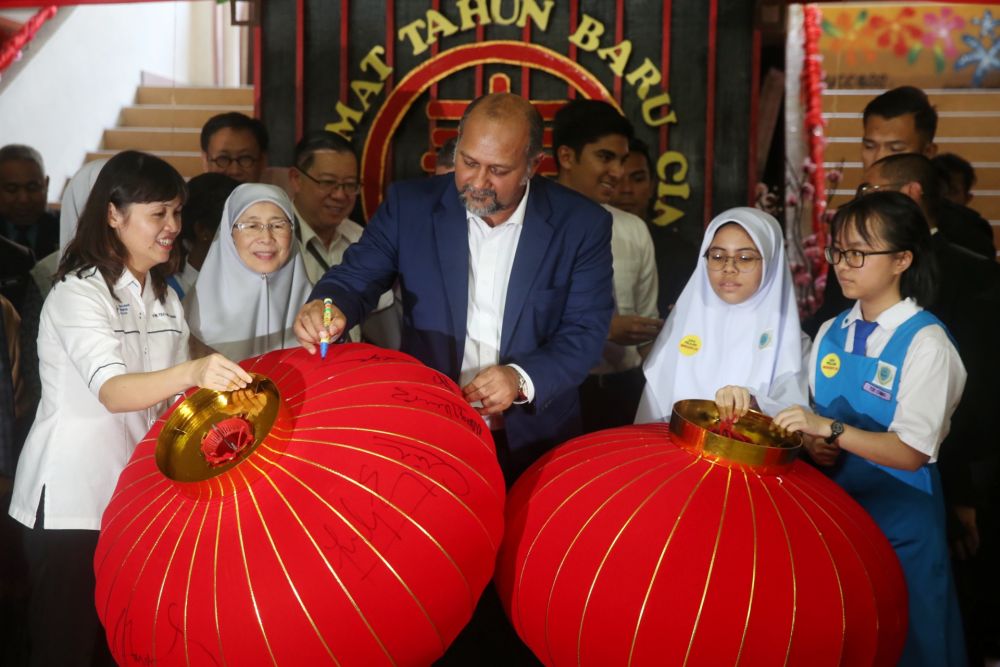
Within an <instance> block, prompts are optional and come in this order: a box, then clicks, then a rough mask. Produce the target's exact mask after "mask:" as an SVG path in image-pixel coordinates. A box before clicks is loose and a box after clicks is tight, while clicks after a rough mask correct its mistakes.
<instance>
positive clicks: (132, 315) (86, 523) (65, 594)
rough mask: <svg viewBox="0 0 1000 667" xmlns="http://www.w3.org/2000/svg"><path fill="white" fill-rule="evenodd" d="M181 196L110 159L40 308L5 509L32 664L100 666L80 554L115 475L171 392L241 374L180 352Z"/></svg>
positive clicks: (124, 160) (169, 174) (92, 542)
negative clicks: (26, 574) (175, 281)
mask: <svg viewBox="0 0 1000 667" xmlns="http://www.w3.org/2000/svg"><path fill="white" fill-rule="evenodd" d="M184 197H185V186H184V181H183V179H182V178H181V176H180V175H179V174H178V173H177V171H176V170H175V169H174V168H173V167H171V166H170V165H168V164H167V163H166V162H164V161H163V160H160V159H159V158H156V157H153V156H151V155H146V154H143V153H138V152H135V151H126V152H123V153H119V154H118V155H116V156H115V157H113V158H111V160H110V161H109V162H108V164H107V165H106V166H105V167H104V168H103V169H102V170H101V173H100V175H99V176H98V177H97V181H96V182H95V184H94V188H93V191H92V192H91V195H90V197H89V199H88V200H87V204H86V206H85V207H84V210H83V213H82V214H81V216H80V222H79V226H78V229H77V232H76V235H75V236H74V238H73V240H72V241H71V242H70V244H69V246H68V247H67V248H66V250H65V252H64V254H63V258H62V260H61V262H60V264H59V270H58V272H57V274H56V276H55V284H54V286H53V288H52V291H51V292H50V293H49V296H48V298H47V299H46V300H45V305H44V306H43V308H42V314H41V321H40V324H39V332H38V357H39V367H40V368H39V374H40V376H41V380H42V400H41V404H40V406H39V408H38V414H37V416H36V419H35V423H34V425H33V426H32V428H31V432H30V433H29V434H28V438H27V441H26V443H25V446H24V451H23V453H22V454H21V458H20V460H19V462H18V467H17V474H16V476H15V478H14V494H13V499H12V501H11V506H10V515H11V516H12V517H14V518H15V519H17V520H18V521H20V522H21V523H23V524H24V525H25V526H27V527H28V528H31V529H32V530H30V531H27V534H26V535H25V551H26V554H27V558H28V563H29V568H30V572H31V583H32V593H31V602H30V607H29V617H28V624H29V639H30V642H31V649H30V656H31V664H32V665H61V666H67V665H90V664H98V663H101V664H103V663H107V664H113V663H111V658H110V654H109V653H108V651H107V645H106V643H105V641H104V637H103V634H104V633H103V631H102V629H101V626H100V623H99V621H98V618H97V614H96V610H95V608H94V570H93V557H94V550H95V548H96V546H97V536H98V531H99V530H100V527H101V515H102V513H103V512H104V508H105V507H106V506H107V503H108V501H109V500H110V497H111V494H112V492H113V491H114V487H115V484H116V483H117V480H118V475H119V474H120V473H121V471H122V469H123V468H124V467H125V464H126V463H127V462H128V459H129V457H130V456H131V454H132V451H133V450H134V449H135V446H136V444H137V443H138V442H139V440H141V439H142V437H143V436H144V435H145V434H146V432H147V431H148V430H149V428H150V427H151V426H152V425H153V423H154V422H155V420H156V419H157V417H158V416H159V414H160V413H161V412H162V411H163V409H165V408H166V407H167V406H168V405H169V403H168V402H169V401H170V400H171V399H173V397H174V396H176V395H177V394H179V393H181V392H183V391H184V390H185V389H187V388H188V387H190V386H193V385H197V386H200V387H206V388H210V389H216V390H220V391H222V390H227V389H235V388H242V387H245V386H246V383H247V382H249V381H250V376H249V375H248V374H247V373H246V372H245V371H244V370H243V369H241V368H240V367H239V366H238V365H236V364H235V363H233V362H232V361H230V360H228V359H226V358H225V357H223V356H221V355H212V356H209V357H205V358H202V359H198V360H196V361H191V360H189V354H188V328H187V325H186V324H185V323H184V313H183V311H182V309H181V305H180V303H179V302H178V300H177V297H176V295H174V294H173V292H172V291H171V290H169V289H168V288H167V283H166V277H167V276H169V275H170V274H171V273H172V270H173V268H174V267H175V266H176V263H177V248H175V241H176V240H177V236H178V233H179V232H180V208H181V205H182V203H183V201H184Z"/></svg>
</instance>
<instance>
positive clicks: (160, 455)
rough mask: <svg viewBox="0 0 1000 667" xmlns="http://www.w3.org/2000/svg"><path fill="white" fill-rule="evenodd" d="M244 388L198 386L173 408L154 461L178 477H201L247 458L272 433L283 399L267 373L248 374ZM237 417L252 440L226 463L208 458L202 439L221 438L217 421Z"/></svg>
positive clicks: (193, 479)
mask: <svg viewBox="0 0 1000 667" xmlns="http://www.w3.org/2000/svg"><path fill="white" fill-rule="evenodd" d="M251 376H252V377H253V381H252V382H251V383H250V384H249V385H248V386H247V388H246V389H241V390H237V391H213V390H211V389H199V390H198V391H196V392H195V393H193V394H191V395H190V396H188V397H187V398H186V399H185V400H184V401H182V402H181V404H180V405H178V406H177V408H176V409H175V410H174V412H173V414H171V415H170V417H169V418H168V419H167V421H166V423H165V424H164V425H163V429H162V430H161V431H160V435H159V437H158V438H157V441H156V465H157V466H158V467H159V469H160V472H162V473H163V474H164V475H166V476H167V477H169V478H170V479H172V480H174V481H177V482H201V481H204V480H207V479H211V478H212V477H216V476H218V475H221V474H223V473H225V472H227V471H229V470H231V469H233V468H235V467H236V466H238V465H239V464H240V463H241V462H242V461H245V460H246V459H247V458H248V457H250V456H251V455H252V454H253V452H254V450H255V449H256V448H257V447H258V446H259V445H260V444H261V442H263V440H264V438H265V437H266V436H267V435H268V433H270V431H271V428H272V427H273V426H274V423H275V421H276V420H277V419H278V418H279V413H281V412H283V402H282V400H281V394H280V392H279V391H278V387H277V385H275V384H274V382H272V381H271V380H270V378H268V377H266V376H264V375H259V374H257V373H251ZM234 418H236V419H240V420H242V421H244V422H245V424H246V425H247V427H248V430H249V432H250V438H252V441H250V442H249V444H248V445H247V446H245V447H241V448H240V449H239V451H237V452H234V455H233V456H232V457H229V458H228V460H226V461H225V462H222V463H219V462H212V461H210V460H209V459H208V458H207V457H206V455H205V454H204V453H203V451H202V447H203V443H205V441H206V439H212V438H215V437H221V438H223V442H224V444H228V442H227V441H226V440H225V436H224V435H223V434H220V426H219V425H220V424H226V423H227V422H232V421H233V420H234Z"/></svg>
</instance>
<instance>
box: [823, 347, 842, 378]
mask: <svg viewBox="0 0 1000 667" xmlns="http://www.w3.org/2000/svg"><path fill="white" fill-rule="evenodd" d="M819 370H820V371H822V373H823V375H825V376H826V377H828V378H832V377H833V376H834V375H836V374H837V373H838V372H839V371H840V357H838V356H837V355H836V354H834V353H833V352H831V353H830V354H828V355H826V356H825V357H823V361H821V362H820V363H819Z"/></svg>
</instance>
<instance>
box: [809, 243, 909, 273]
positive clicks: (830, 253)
mask: <svg viewBox="0 0 1000 667" xmlns="http://www.w3.org/2000/svg"><path fill="white" fill-rule="evenodd" d="M897 252H899V251H898V250H841V249H840V248H835V247H834V246H832V245H831V246H827V247H826V248H824V249H823V257H825V258H826V261H827V262H828V263H829V264H830V266H836V265H838V264H840V260H841V259H843V260H844V261H845V262H847V265H848V266H849V267H851V268H852V269H860V268H861V267H862V266H864V265H865V257H868V256H869V255H894V254H896V253H897Z"/></svg>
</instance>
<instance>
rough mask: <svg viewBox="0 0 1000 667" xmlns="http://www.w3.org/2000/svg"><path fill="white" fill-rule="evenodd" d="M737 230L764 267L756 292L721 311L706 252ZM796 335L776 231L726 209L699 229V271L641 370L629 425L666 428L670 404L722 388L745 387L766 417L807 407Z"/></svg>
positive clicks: (747, 213) (751, 212) (758, 216)
mask: <svg viewBox="0 0 1000 667" xmlns="http://www.w3.org/2000/svg"><path fill="white" fill-rule="evenodd" d="M731 222H735V223H736V224H738V225H739V226H740V227H742V228H743V229H744V230H745V231H746V233H747V234H749V235H750V238H751V239H753V242H754V245H756V246H757V249H758V250H759V251H760V254H761V256H762V257H763V260H764V265H763V269H762V277H761V283H760V287H758V288H757V291H756V292H755V293H754V294H753V296H751V297H750V298H749V299H747V300H746V301H744V302H743V303H740V304H735V305H733V304H728V303H726V302H725V301H723V300H722V299H720V298H719V296H718V295H717V294H716V293H715V291H714V290H713V289H712V285H711V284H710V283H709V280H708V263H707V260H706V259H705V252H706V251H707V250H708V249H709V248H710V247H711V245H712V240H713V239H714V238H715V233H716V232H717V231H718V229H719V228H720V227H722V226H723V225H725V224H727V223H731ZM802 358H803V349H802V333H801V328H800V326H799V315H798V308H797V306H796V303H795V293H794V290H793V289H792V276H791V272H790V271H789V270H788V262H787V260H786V259H785V247H784V243H783V238H782V233H781V227H780V226H779V225H778V222H777V220H775V219H774V218H773V217H771V216H770V215H768V214H767V213H764V212H763V211H760V210H758V209H755V208H747V207H739V208H733V209H729V210H728V211H725V212H724V213H721V214H720V215H718V216H716V217H715V219H714V220H712V222H711V224H709V226H708V228H707V229H706V230H705V238H704V239H703V240H702V243H701V254H700V255H699V258H698V267H697V268H696V269H695V272H694V274H692V276H691V279H690V280H688V283H687V285H686V286H685V287H684V291H683V292H682V293H681V295H680V297H679V298H678V299H677V305H676V306H675V307H674V309H673V311H672V312H671V313H670V316H669V317H668V318H667V321H666V323H665V324H664V326H663V330H662V331H660V334H659V336H657V338H656V341H655V342H654V343H653V349H652V350H651V351H650V354H649V356H648V357H647V358H646V362H645V364H643V371H644V373H645V375H646V388H645V390H644V391H643V395H642V401H641V402H640V404H639V411H638V413H637V414H636V419H635V421H636V423H644V422H652V421H669V420H670V415H671V413H672V411H673V405H674V403H675V402H676V401H680V400H684V399H690V398H697V399H714V398H715V392H716V391H718V389H720V388H721V387H724V386H725V385H739V386H741V387H746V388H747V389H749V390H750V393H751V394H752V395H753V396H754V398H756V399H757V403H758V405H759V406H760V407H761V409H762V410H763V411H764V412H766V413H768V414H772V415H773V414H775V413H776V412H778V411H780V410H781V409H783V408H785V407H788V406H790V405H808V402H807V397H808V393H807V392H808V388H807V374H806V372H805V369H804V367H803V361H802Z"/></svg>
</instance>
